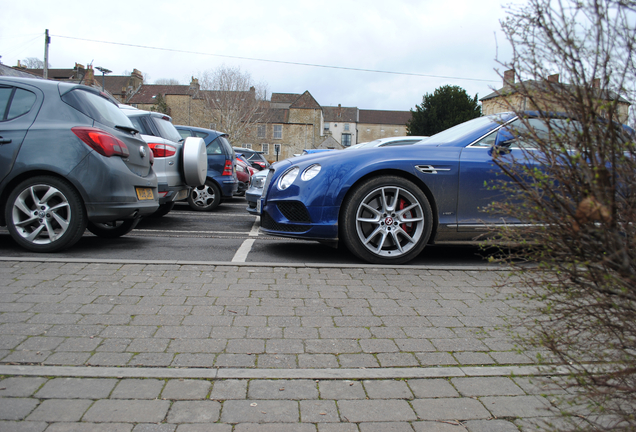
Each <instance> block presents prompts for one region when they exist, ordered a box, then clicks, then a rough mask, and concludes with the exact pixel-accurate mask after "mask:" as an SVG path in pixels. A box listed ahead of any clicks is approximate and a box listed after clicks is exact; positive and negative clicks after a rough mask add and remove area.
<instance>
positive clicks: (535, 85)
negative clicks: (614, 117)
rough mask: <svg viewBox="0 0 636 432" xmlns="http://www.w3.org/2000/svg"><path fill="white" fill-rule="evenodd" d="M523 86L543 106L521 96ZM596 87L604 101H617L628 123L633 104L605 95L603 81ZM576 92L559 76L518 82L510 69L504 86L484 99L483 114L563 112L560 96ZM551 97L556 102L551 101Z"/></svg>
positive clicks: (615, 96)
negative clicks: (518, 111)
mask: <svg viewBox="0 0 636 432" xmlns="http://www.w3.org/2000/svg"><path fill="white" fill-rule="evenodd" d="M521 86H523V87H524V90H525V91H524V93H526V94H530V95H532V94H533V93H536V94H537V95H541V101H540V102H539V103H540V104H541V105H542V106H541V107H537V106H536V105H534V104H533V102H532V101H531V100H530V99H529V98H528V97H527V96H525V95H521V94H520V93H519V88H521ZM593 88H594V89H598V90H596V92H597V94H596V95H595V97H597V98H598V99H599V100H600V101H603V100H604V101H617V108H618V119H619V121H620V122H622V123H626V122H627V119H628V116H629V106H630V103H629V102H628V101H627V100H626V99H624V98H623V97H621V96H620V95H618V94H616V93H614V92H607V91H606V92H601V90H600V81H599V80H594V81H593ZM573 89H574V87H573V86H572V85H570V84H565V83H561V82H559V75H558V74H555V75H551V76H549V77H548V79H547V82H539V81H533V80H528V81H523V82H521V83H516V82H515V71H514V70H508V71H505V72H504V76H503V87H502V88H500V89H498V90H495V91H494V92H492V93H490V94H489V95H487V96H485V97H483V98H481V99H480V101H481V111H482V114H483V115H490V114H496V113H499V112H505V111H510V110H511V109H514V110H548V109H549V110H551V111H563V110H564V109H563V107H562V106H561V105H560V102H559V97H560V95H562V94H563V92H567V91H571V90H573ZM550 94H553V95H554V98H553V99H552V98H551V97H550V96H549V95H550ZM548 98H551V99H552V100H547V99H548Z"/></svg>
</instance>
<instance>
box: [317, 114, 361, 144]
mask: <svg viewBox="0 0 636 432" xmlns="http://www.w3.org/2000/svg"><path fill="white" fill-rule="evenodd" d="M322 109H323V112H324V116H325V126H324V128H323V130H324V134H325V135H326V136H331V137H332V138H333V139H334V140H335V141H336V142H338V143H340V145H342V147H343V148H344V147H350V146H352V145H354V144H357V143H358V115H359V112H360V111H359V110H358V108H353V107H343V106H342V105H340V104H338V106H337V107H323V108H322Z"/></svg>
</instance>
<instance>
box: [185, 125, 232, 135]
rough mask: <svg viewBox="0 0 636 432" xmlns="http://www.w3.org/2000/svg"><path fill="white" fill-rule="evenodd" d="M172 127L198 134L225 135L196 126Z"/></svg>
mask: <svg viewBox="0 0 636 432" xmlns="http://www.w3.org/2000/svg"><path fill="white" fill-rule="evenodd" d="M174 127H176V128H177V129H184V130H185V129H187V130H193V131H198V132H207V133H215V134H218V135H227V136H229V135H228V134H226V133H225V132H221V131H218V130H215V129H207V128H201V127H197V126H186V125H174Z"/></svg>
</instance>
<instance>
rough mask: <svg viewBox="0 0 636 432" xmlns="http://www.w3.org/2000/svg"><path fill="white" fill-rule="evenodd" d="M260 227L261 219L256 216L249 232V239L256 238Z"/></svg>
mask: <svg viewBox="0 0 636 432" xmlns="http://www.w3.org/2000/svg"><path fill="white" fill-rule="evenodd" d="M260 226H261V217H260V216H256V220H255V221H254V225H252V230H251V231H250V237H258V228H259V227H260Z"/></svg>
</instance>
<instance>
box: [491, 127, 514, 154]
mask: <svg viewBox="0 0 636 432" xmlns="http://www.w3.org/2000/svg"><path fill="white" fill-rule="evenodd" d="M516 140H517V138H516V137H515V136H514V135H513V134H512V132H510V130H509V129H506V128H501V129H499V132H497V137H496V138H495V143H494V144H493V146H492V147H491V148H490V150H488V154H489V155H490V156H494V155H503V154H508V153H510V146H511V145H512V143H513V142H515V141H516Z"/></svg>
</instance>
